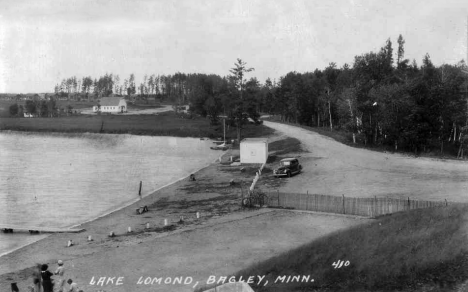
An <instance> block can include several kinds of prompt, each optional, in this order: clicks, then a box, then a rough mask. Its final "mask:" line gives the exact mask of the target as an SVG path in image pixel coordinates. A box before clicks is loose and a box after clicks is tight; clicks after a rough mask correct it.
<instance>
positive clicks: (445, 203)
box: [445, 199, 447, 207]
mask: <svg viewBox="0 0 468 292" xmlns="http://www.w3.org/2000/svg"><path fill="white" fill-rule="evenodd" d="M445 207H447V199H445Z"/></svg>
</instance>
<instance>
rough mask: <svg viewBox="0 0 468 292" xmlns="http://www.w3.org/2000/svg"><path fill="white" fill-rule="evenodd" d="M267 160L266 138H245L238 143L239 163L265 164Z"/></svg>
mask: <svg viewBox="0 0 468 292" xmlns="http://www.w3.org/2000/svg"><path fill="white" fill-rule="evenodd" d="M267 159H268V139H267V138H246V139H244V140H242V141H241V143H240V162H241V163H265V162H266V161H267Z"/></svg>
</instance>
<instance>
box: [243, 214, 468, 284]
mask: <svg viewBox="0 0 468 292" xmlns="http://www.w3.org/2000/svg"><path fill="white" fill-rule="evenodd" d="M467 211H468V206H461V205H459V206H448V207H439V208H431V209H419V210H413V211H409V212H401V213H396V214H393V215H390V216H385V217H381V218H379V219H377V220H375V221H373V222H371V223H369V224H364V225H360V226H358V227H355V228H352V229H349V230H346V231H342V232H338V233H335V234H331V235H329V236H326V237H323V238H321V239H320V240H317V241H314V242H311V243H309V244H307V245H304V246H302V247H300V248H298V249H295V250H291V251H290V252H288V253H286V254H282V255H279V256H276V257H274V258H272V259H270V260H268V261H266V262H262V263H258V264H257V265H255V266H252V267H249V268H247V269H245V270H243V271H240V272H239V273H238V274H237V275H236V276H237V277H239V276H241V275H242V276H243V278H244V279H245V278H247V277H248V276H250V275H266V278H265V280H268V284H267V285H265V286H264V283H265V280H264V281H263V282H262V283H261V284H260V285H255V284H252V288H253V289H254V290H255V291H257V292H260V291H263V292H265V291H275V292H277V291H395V290H403V291H423V290H424V291H451V290H452V289H453V288H454V287H456V285H458V284H460V283H462V282H464V281H465V280H467V279H468V247H467V243H468V240H467V235H468V231H467V227H468V224H467V223H468V216H467V214H468V213H467ZM272 240H274V235H272ZM338 260H342V261H344V263H346V261H349V265H347V266H345V265H344V264H343V265H342V266H341V268H335V267H334V266H333V263H336V262H337V261H338ZM289 275H291V276H294V275H301V276H302V275H310V279H309V281H308V282H302V281H299V282H298V281H291V280H290V281H289V283H287V280H288V278H287V276H289ZM278 276H280V277H281V276H286V277H285V278H278ZM278 279H279V280H278ZM311 279H314V281H313V282H312V281H311ZM301 280H302V277H301ZM275 281H276V283H275Z"/></svg>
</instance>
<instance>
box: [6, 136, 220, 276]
mask: <svg viewBox="0 0 468 292" xmlns="http://www.w3.org/2000/svg"><path fill="white" fill-rule="evenodd" d="M187 138H190V137H187ZM192 139H193V138H192ZM228 153H229V151H226V152H223V153H222V154H221V153H220V154H221V155H220V157H223V156H225V155H227V154H228ZM218 160H219V157H218V158H217V159H215V160H214V161H210V162H208V163H205V164H204V165H203V166H202V167H199V168H197V169H196V170H194V171H192V172H191V173H190V174H195V175H197V173H200V172H201V171H203V170H206V169H208V168H210V167H212V166H213V165H214V163H216V161H218ZM190 174H188V175H184V176H182V177H180V178H178V179H176V180H174V181H172V182H170V183H167V184H165V185H163V186H161V187H159V188H156V189H155V190H152V191H150V192H148V193H147V194H146V195H144V196H142V197H141V199H140V198H137V199H135V200H132V201H130V202H127V203H125V204H123V205H121V206H119V207H117V208H116V209H114V210H112V211H108V212H106V213H104V214H101V215H99V216H96V217H94V218H91V219H89V220H86V221H84V222H81V223H77V224H74V225H72V226H69V227H68V228H73V227H78V226H82V227H83V228H84V229H85V231H84V232H80V233H78V235H80V234H81V235H83V234H84V233H89V232H93V231H94V230H95V229H102V228H100V225H103V226H108V225H109V224H108V223H107V222H102V221H112V220H111V218H113V217H122V216H123V215H126V214H127V213H130V214H133V213H134V207H135V206H136V203H138V202H142V204H143V205H151V204H154V203H155V202H156V201H157V200H158V199H159V198H158V197H167V195H166V192H170V191H173V190H174V189H177V188H178V187H179V186H181V185H183V184H184V182H185V180H186V179H187V178H188V177H190ZM132 206H133V207H132ZM137 218H138V217H137ZM106 233H107V232H106ZM67 236H68V237H71V234H67V233H56V234H48V235H47V236H46V237H44V238H41V239H39V240H37V241H34V242H31V243H27V244H24V245H21V246H19V247H17V248H15V249H13V250H10V251H8V252H6V253H3V254H2V255H0V259H2V262H4V263H6V262H8V261H12V260H14V259H15V258H16V257H17V256H22V255H23V254H26V255H27V254H28V253H30V250H35V249H37V248H38V246H41V245H44V246H48V245H49V244H51V242H52V243H56V242H57V241H58V240H59V238H64V237H67ZM74 242H75V241H74ZM78 257H80V256H78ZM63 259H65V260H66V258H63ZM43 262H49V263H50V259H49V260H45V261H43ZM7 265H8V264H7ZM31 266H32V264H29V265H28V264H25V265H22V267H19V268H12V269H9V270H8V271H6V270H4V267H3V268H2V270H3V271H1V270H0V276H2V277H3V275H7V274H15V273H21V271H23V270H27V269H29V268H31ZM0 267H1V266H0Z"/></svg>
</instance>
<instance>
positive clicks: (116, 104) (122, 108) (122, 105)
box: [93, 96, 127, 114]
mask: <svg viewBox="0 0 468 292" xmlns="http://www.w3.org/2000/svg"><path fill="white" fill-rule="evenodd" d="M99 105H100V106H101V109H100V111H101V113H114V114H117V113H126V112H127V101H125V99H124V98H123V97H118V96H113V97H102V98H101V99H100V100H99V102H98V105H95V106H93V112H95V113H96V112H98V111H99Z"/></svg>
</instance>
